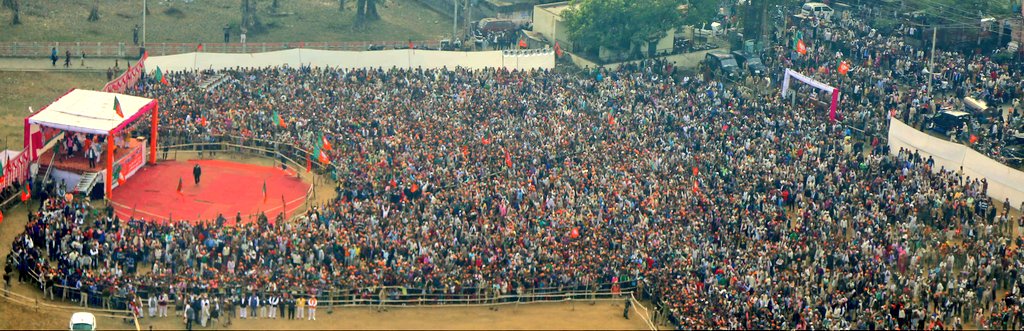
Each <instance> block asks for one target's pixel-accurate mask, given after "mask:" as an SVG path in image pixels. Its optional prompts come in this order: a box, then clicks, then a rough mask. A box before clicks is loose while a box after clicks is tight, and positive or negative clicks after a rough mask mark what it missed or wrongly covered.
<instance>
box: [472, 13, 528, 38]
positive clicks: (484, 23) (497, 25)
mask: <svg viewBox="0 0 1024 331" xmlns="http://www.w3.org/2000/svg"><path fill="white" fill-rule="evenodd" d="M476 27H477V31H480V32H481V33H483V34H487V33H496V32H504V31H512V30H515V29H516V28H517V27H519V25H517V24H516V23H515V22H512V21H511V20H504V19H498V18H493V17H488V18H484V19H481V20H480V21H479V22H477V25H476Z"/></svg>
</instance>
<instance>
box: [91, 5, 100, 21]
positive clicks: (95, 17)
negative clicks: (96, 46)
mask: <svg viewBox="0 0 1024 331" xmlns="http://www.w3.org/2000/svg"><path fill="white" fill-rule="evenodd" d="M88 20H89V22H95V21H99V20H100V0H95V1H93V2H92V9H91V10H89V18H88Z"/></svg>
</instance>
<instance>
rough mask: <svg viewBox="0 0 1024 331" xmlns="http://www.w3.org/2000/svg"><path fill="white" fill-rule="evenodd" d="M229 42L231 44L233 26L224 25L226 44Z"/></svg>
mask: <svg viewBox="0 0 1024 331" xmlns="http://www.w3.org/2000/svg"><path fill="white" fill-rule="evenodd" d="M229 42H231V26H230V25H228V24H224V43H225V44H227V43H229Z"/></svg>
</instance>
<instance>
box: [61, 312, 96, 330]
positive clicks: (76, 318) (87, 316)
mask: <svg viewBox="0 0 1024 331" xmlns="http://www.w3.org/2000/svg"><path fill="white" fill-rule="evenodd" d="M68 329H69V330H90V331H91V330H96V316H94V315H93V314H92V313H86V312H77V313H74V314H72V315H71V323H70V325H68Z"/></svg>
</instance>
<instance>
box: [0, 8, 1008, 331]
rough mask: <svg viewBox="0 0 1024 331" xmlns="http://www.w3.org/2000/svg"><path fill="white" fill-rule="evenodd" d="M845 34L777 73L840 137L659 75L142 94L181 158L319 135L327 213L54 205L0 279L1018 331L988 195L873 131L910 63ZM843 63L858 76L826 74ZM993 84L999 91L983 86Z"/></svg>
mask: <svg viewBox="0 0 1024 331" xmlns="http://www.w3.org/2000/svg"><path fill="white" fill-rule="evenodd" d="M837 24H838V26H837V27H833V28H828V27H822V26H819V27H818V28H813V27H807V28H805V29H803V30H804V31H803V33H804V36H805V37H804V38H805V41H806V42H807V43H809V44H810V47H809V48H810V49H811V50H810V51H809V52H808V55H803V56H798V55H797V54H795V53H793V52H790V51H788V50H789V49H791V47H790V46H788V45H787V44H786V42H787V41H785V40H789V39H790V38H789V36H785V35H779V36H778V38H779V39H778V40H779V43H780V45H783V46H780V47H778V48H776V49H775V50H773V51H772V52H770V53H769V54H770V56H769V59H766V62H767V63H769V66H771V67H774V68H775V70H776V71H777V73H778V72H780V71H778V70H779V68H782V67H783V66H793V67H796V68H800V69H801V70H802V71H804V72H807V73H811V72H812V70H813V72H814V73H813V75H814V76H815V77H819V78H821V79H823V80H826V81H839V82H842V84H841V85H842V86H849V87H846V88H844V91H850V92H848V93H849V94H848V95H849V97H847V98H845V99H844V101H843V104H842V106H841V109H842V110H843V113H842V116H841V117H842V120H841V121H840V122H831V121H829V119H828V116H827V112H825V111H821V110H820V109H818V108H817V106H816V105H814V103H813V102H807V101H800V102H799V103H798V104H796V105H791V104H790V103H789V101H784V100H782V99H781V97H779V96H778V95H777V93H774V90H772V92H771V93H767V94H761V93H758V92H759V91H758V90H757V89H753V90H751V89H746V88H741V87H740V86H738V85H733V84H727V83H724V82H721V81H717V80H715V79H713V78H712V77H711V76H710V75H698V76H695V77H679V76H668V75H666V74H665V73H666V72H668V71H669V67H668V66H667V65H666V64H665V63H661V62H657V61H647V62H643V63H641V64H637V65H625V66H623V67H621V68H620V69H619V70H615V71H609V70H603V69H602V70H592V71H585V72H583V73H563V72H555V71H525V72H524V71H511V72H510V71H505V70H477V71H469V70H462V69H450V70H421V69H415V70H403V69H363V70H337V69H320V68H306V67H299V68H288V67H275V68H263V69H237V70H228V71H223V72H218V73H217V74H224V75H227V76H228V77H227V80H226V83H224V84H221V85H219V86H217V87H216V88H213V89H209V90H207V89H203V88H200V87H199V85H200V83H201V82H202V81H204V80H205V79H206V78H205V77H208V76H210V75H207V73H203V72H181V73H173V74H169V75H168V76H167V78H168V80H169V81H170V84H169V85H162V84H158V83H154V84H150V83H147V84H145V85H144V86H143V87H142V88H141V89H140V90H138V91H136V92H137V93H139V94H141V95H144V96H148V97H155V98H158V99H159V100H160V101H161V105H162V107H161V108H162V113H163V114H162V115H161V123H160V126H161V127H162V128H175V130H173V131H172V132H171V135H172V136H187V137H190V138H193V139H213V137H215V136H220V135H235V136H243V137H249V138H260V139H266V140H272V141H276V142H280V143H288V144H296V145H299V146H302V147H303V148H307V149H312V148H313V146H314V145H316V144H318V143H317V141H318V140H319V136H320V135H321V134H322V135H323V136H324V137H325V138H326V139H327V140H328V141H330V142H331V144H332V145H333V148H332V149H330V150H329V151H326V152H327V153H328V154H329V158H330V160H331V161H332V166H331V171H332V172H333V173H334V174H335V175H336V177H337V178H338V180H337V192H338V198H337V199H335V200H334V201H332V202H331V203H329V204H325V205H322V206H318V207H316V208H313V209H311V210H309V211H307V212H306V213H305V214H303V215H301V216H300V217H299V218H298V219H296V220H294V221H285V220H283V219H276V220H270V219H268V218H267V217H266V216H261V217H260V219H259V220H258V221H256V222H245V221H244V220H241V217H240V216H236V217H234V218H231V217H230V216H229V217H221V218H218V219H217V220H211V221H209V222H200V223H198V224H195V225H193V224H190V223H188V222H171V223H153V222H148V221H147V220H143V219H129V220H123V219H119V218H118V217H117V216H114V214H113V213H112V212H111V211H110V210H105V211H103V210H101V211H96V210H93V209H92V208H91V207H89V205H88V203H87V202H84V201H79V200H75V199H67V198H65V197H64V195H63V194H62V193H63V192H55V194H54V195H53V197H51V198H47V199H45V203H43V204H42V206H41V207H40V210H38V211H37V212H34V213H32V216H31V217H30V218H31V219H30V221H29V223H28V225H27V226H26V231H25V233H24V234H22V235H20V236H18V238H17V240H15V242H14V243H13V250H12V252H13V254H12V257H11V258H10V260H9V261H10V262H11V264H13V265H15V266H17V268H18V269H19V271H20V273H21V274H28V273H29V272H31V273H33V274H37V275H43V277H42V279H44V281H43V283H42V284H41V287H42V288H43V289H44V291H47V290H48V289H49V291H52V288H53V287H54V286H53V285H54V284H60V285H64V286H66V287H69V288H74V289H78V290H79V291H81V292H82V293H85V295H83V296H82V297H80V298H79V299H83V301H92V302H93V304H97V305H107V304H109V303H108V301H109V300H110V299H109V298H110V297H111V296H112V295H116V296H121V297H129V298H130V297H132V294H133V293H145V294H144V295H143V294H140V296H141V297H146V298H149V297H158V298H162V297H164V296H165V293H169V294H170V296H171V297H173V298H181V299H180V301H182V302H186V303H188V302H193V303H192V304H188V307H184V308H183V311H188V308H189V307H192V306H196V305H198V306H200V307H206V306H208V305H211V304H210V303H209V302H207V303H203V302H204V301H203V300H206V299H202V297H198V298H194V299H191V300H190V299H186V298H188V297H190V296H193V297H195V296H197V295H202V294H203V293H210V294H211V295H214V296H218V297H219V298H218V299H215V300H214V301H213V302H214V303H213V305H215V306H216V307H220V302H221V301H220V300H225V301H223V302H224V303H225V305H234V306H244V307H251V308H257V307H261V303H260V302H263V303H262V305H266V302H268V300H270V299H275V298H276V299H277V300H281V298H285V300H293V298H305V297H309V296H316V295H322V294H323V293H326V292H339V291H341V292H345V293H349V294H351V295H355V296H358V297H362V298H377V297H378V296H380V297H382V298H383V297H388V298H399V297H400V296H401V295H403V294H412V293H426V294H436V295H445V294H463V293H467V291H470V292H471V293H484V294H485V295H524V294H526V293H529V292H530V291H532V290H534V289H544V288H557V289H592V288H597V287H603V286H607V284H611V283H616V282H618V283H621V282H626V283H629V285H631V286H633V285H639V286H640V287H642V288H643V289H644V290H645V291H646V292H647V293H648V294H649V295H650V297H651V298H652V300H653V301H654V302H655V303H656V305H657V306H658V309H657V310H658V311H659V312H661V313H663V314H664V316H665V318H666V319H667V320H669V321H671V322H672V323H673V325H674V326H676V327H678V328H681V329H693V328H699V329H708V328H716V329H720V328H731V329H741V328H744V329H752V328H753V329H767V328H771V329H793V328H812V327H813V328H815V329H874V328H886V329H894V328H896V327H899V328H901V329H906V328H914V329H925V328H931V329H934V328H936V327H940V326H942V327H956V326H962V325H963V323H974V325H977V326H979V327H989V328H1001V329H1005V328H1017V327H1019V326H1020V323H1021V322H1022V321H1024V320H1022V318H1024V314H1022V313H1021V310H1020V305H1019V304H1018V298H1019V296H1020V291H1021V286H1022V283H1021V280H1022V274H1021V273H1020V272H1019V271H1020V270H1021V268H1022V267H1024V266H1022V265H1021V262H1022V261H1021V258H1020V256H1019V255H1018V254H1017V252H1016V249H1017V247H1019V245H1021V244H1024V242H1021V238H1020V237H1016V236H1015V235H1014V231H1015V230H1018V229H1017V227H1018V226H1024V218H1021V217H1019V216H1017V217H1011V215H1010V214H1009V213H1008V211H1009V210H1010V209H1011V206H1010V205H1009V202H1008V201H993V200H992V199H991V198H989V197H988V196H987V195H986V192H987V189H988V182H987V179H984V178H970V177H967V176H964V175H963V174H961V173H959V172H958V169H934V163H933V162H932V161H931V160H930V159H928V158H924V157H921V155H920V154H919V153H917V151H889V149H888V147H887V146H886V145H885V143H884V141H880V140H879V139H877V137H878V136H880V135H881V133H883V132H884V131H885V122H884V119H885V118H886V116H891V115H890V114H892V113H895V114H896V115H897V116H901V117H903V118H907V119H910V122H915V121H917V122H919V120H913V119H915V118H918V116H919V115H921V114H925V113H927V112H929V110H927V109H926V108H925V107H927V106H926V105H927V104H928V103H929V102H928V100H927V99H925V98H926V97H927V95H928V93H927V92H925V91H922V87H923V86H927V82H926V81H924V79H926V78H923V77H922V75H921V70H920V69H921V65H922V63H923V61H922V58H923V55H921V52H920V51H918V50H914V49H910V48H907V47H906V46H901V45H900V44H899V38H898V37H884V36H879V35H877V34H876V33H874V32H872V30H870V28H869V27H867V26H866V25H864V24H863V23H860V21H857V20H855V19H849V20H840V21H839V22H838V23H837ZM837 52H838V53H840V54H839V55H837V54H836V53H837ZM837 57H841V58H849V59H851V60H852V61H854V62H855V63H858V64H860V63H868V62H870V63H871V65H854V69H853V70H851V72H850V73H849V74H848V75H839V74H837V73H834V72H832V71H831V70H833V69H830V68H833V67H834V62H835V61H836V60H837ZM938 58H939V59H941V61H938V62H940V63H945V64H950V65H949V66H946V68H945V69H944V70H943V75H948V76H950V77H953V76H957V75H960V76H962V77H963V78H960V79H961V80H960V81H959V83H957V84H954V87H953V89H955V90H958V91H959V90H962V92H963V93H968V91H974V90H979V89H980V90H982V91H987V93H988V95H989V97H990V98H991V99H1000V98H1002V100H1003V101H1009V100H1016V99H1018V98H1019V96H1020V94H1021V93H1020V91H1019V90H1020V88H1021V86H1020V84H1021V83H1020V79H1019V74H1017V72H1019V71H1015V70H1010V69H1009V68H1007V67H1005V66H1002V67H1000V66H995V65H994V64H993V63H992V62H990V61H987V60H985V59H982V58H974V57H972V58H970V59H966V58H963V57H959V56H958V55H956V54H952V53H945V54H943V55H942V56H941V57H938ZM830 66H831V67H830ZM822 67H824V68H825V69H823V70H822V69H820V68H822ZM970 68H973V69H970ZM989 70H992V71H995V72H996V73H997V74H996V75H995V76H996V77H997V79H995V80H986V79H983V78H981V77H982V76H985V77H989V76H988V75H982V74H981V73H982V72H988V71H989ZM1003 75H1005V76H1006V78H1005V79H1001V78H999V77H1002V76H1003ZM774 77H777V76H774ZM953 81H956V79H953ZM990 81H991V83H989V82H990ZM775 83H776V84H777V81H776V82H775ZM956 93H959V92H956ZM950 99H951V100H954V101H952V102H956V101H955V99H956V98H950ZM945 102H946V101H943V103H945ZM890 110H894V112H890ZM275 114H277V116H278V117H280V120H276V121H275V120H274V119H273V117H274V116H275ZM998 117H999V118H1003V117H1002V116H998ZM1014 120H1017V119H1016V118H1014V119H1013V120H1010V121H1006V120H1005V119H1003V120H1002V121H1004V122H1002V123H1003V124H1001V125H1005V126H1006V127H1009V124H1008V123H1011V122H1013V121H1014ZM281 121H283V122H284V123H285V125H284V126H282V125H280V122H281ZM994 121H995V122H996V123H1000V122H998V121H1000V120H994ZM851 127H853V128H863V129H864V131H865V132H866V135H860V134H856V133H855V132H854V131H853V130H851ZM998 130H1001V129H996V130H995V131H998ZM997 205H998V206H999V207H1001V208H998V209H997ZM140 270H141V271H140ZM23 279H24V280H27V278H23ZM385 287H387V288H389V289H391V290H390V292H388V291H389V290H383V291H382V290H381V289H382V288H385ZM397 288H401V289H402V290H394V289H397ZM253 295H255V296H257V297H256V299H255V301H253V299H252V296H253ZM142 301H143V299H141V298H136V299H133V300H132V302H142ZM150 302H152V301H150ZM157 302H159V299H158V300H157ZM194 302H198V303H194ZM271 302H272V301H271ZM278 302H280V301H278ZM293 302H294V300H293ZM136 305H140V304H136ZM282 305H283V304H282ZM264 308H265V307H264ZM228 310H229V311H232V312H233V311H234V310H233V309H228ZM300 311H301V308H300ZM207 314H209V313H207ZM199 315H203V314H199ZM300 316H301V315H300ZM203 322H204V323H205V320H204V321H203Z"/></svg>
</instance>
